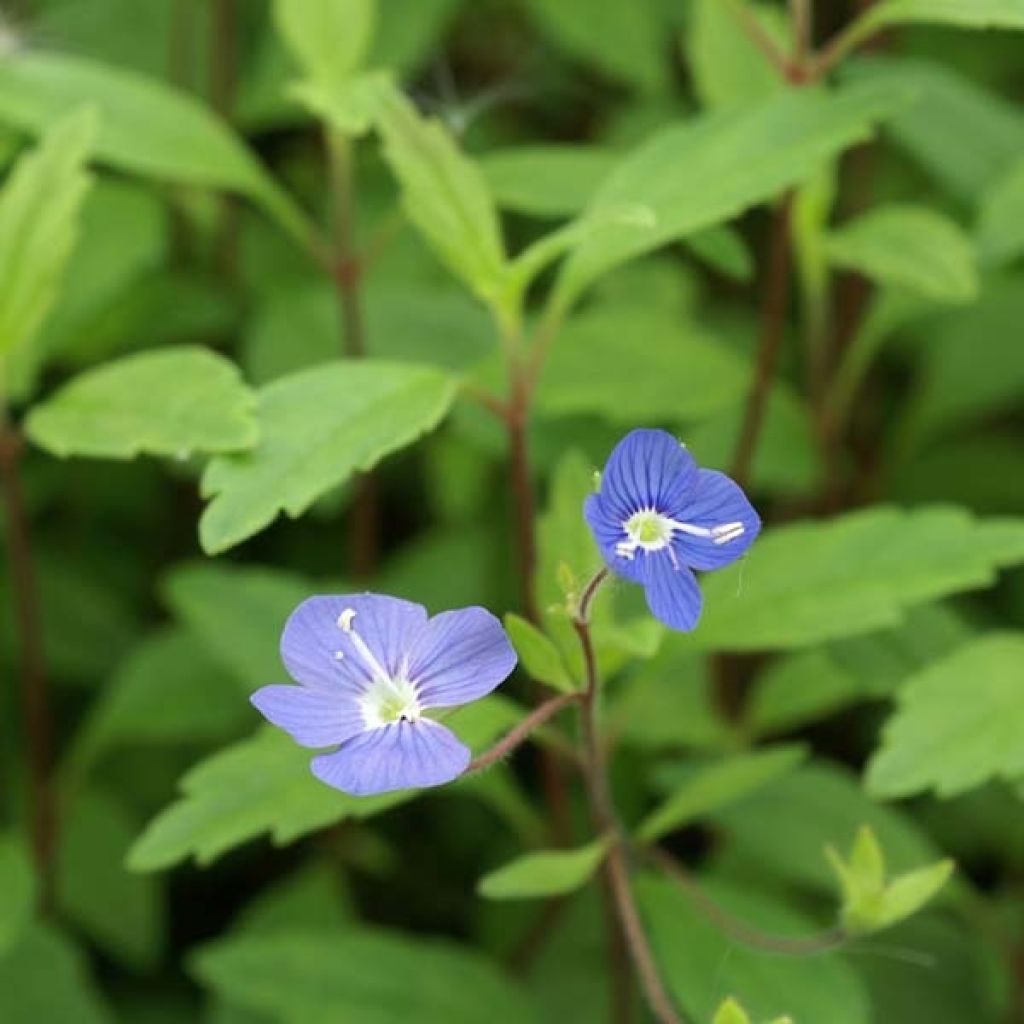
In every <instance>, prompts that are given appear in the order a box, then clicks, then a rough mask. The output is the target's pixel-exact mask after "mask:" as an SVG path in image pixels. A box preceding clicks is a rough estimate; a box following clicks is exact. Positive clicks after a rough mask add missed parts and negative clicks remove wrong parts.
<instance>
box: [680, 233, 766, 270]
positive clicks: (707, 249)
mask: <svg viewBox="0 0 1024 1024" xmlns="http://www.w3.org/2000/svg"><path fill="white" fill-rule="evenodd" d="M685 245H686V248H687V249H689V250H690V252H692V253H693V255H694V256H696V257H697V259H699V260H701V261H702V262H703V263H706V264H707V265H708V266H709V267H711V269H712V270H717V271H718V272H719V273H720V274H724V275H725V276H726V277H731V278H732V279H733V280H734V281H744V282H745V281H749V280H750V279H751V278H752V277H753V276H754V261H753V259H752V258H751V255H750V250H749V249H748V248H747V246H746V243H745V242H744V241H743V237H742V236H741V235H740V233H739V232H738V231H735V230H733V229H732V228H730V227H727V226H726V225H724V224H720V225H718V226H717V227H713V228H705V229H704V230H703V231H698V232H696V233H695V234H692V235H690V236H689V237H688V238H686V239H685Z"/></svg>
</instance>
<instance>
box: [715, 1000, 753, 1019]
mask: <svg viewBox="0 0 1024 1024" xmlns="http://www.w3.org/2000/svg"><path fill="white" fill-rule="evenodd" d="M711 1024H750V1017H748V1016H747V1011H746V1010H744V1009H743V1007H742V1006H740V1004H739V1003H737V1002H736V1000H735V999H733V998H732V997H731V996H730V997H729V998H728V999H726V1001H725V1002H724V1003H722V1005H721V1006H719V1007H718V1009H717V1010H716V1011H715V1018H714V1020H713V1021H712V1022H711Z"/></svg>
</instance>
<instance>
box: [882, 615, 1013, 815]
mask: <svg viewBox="0 0 1024 1024" xmlns="http://www.w3.org/2000/svg"><path fill="white" fill-rule="evenodd" d="M1022 680H1024V634H1022V633H1011V632H1005V633H993V634H989V635H987V636H983V637H979V638H978V639H977V640H974V641H973V642H971V643H969V644H966V645H965V646H963V647H961V648H960V649H959V650H957V651H955V652H954V653H953V654H951V655H949V657H947V658H944V659H942V660H941V661H939V662H936V663H934V664H932V665H929V666H928V667H927V668H925V669H923V670H922V671H921V672H920V673H918V674H917V675H915V676H914V677H913V678H911V679H910V680H908V681H907V683H906V684H905V685H904V686H903V688H902V689H901V690H900V693H899V696H898V698H897V701H898V704H897V710H896V712H895V714H894V715H893V716H892V717H891V718H890V719H889V721H888V722H887V723H886V725H885V727H884V729H883V732H882V745H881V747H880V749H879V750H878V751H877V752H876V754H875V755H874V757H873V758H872V759H871V762H870V764H869V765H868V773H867V784H868V788H869V789H870V791H871V792H872V793H874V794H876V795H877V796H881V797H887V798H892V797H898V796H906V795H908V794H911V793H919V792H921V791H923V790H927V789H931V790H934V791H935V792H936V793H938V795H939V796H954V795H956V794H957V793H962V792H964V791H965V790H968V789H971V788H972V787H974V786H977V785H980V784H981V783H982V782H985V781H987V780H988V779H991V778H1002V779H1007V780H1013V779H1016V778H1019V777H1021V776H1024V739H1022V737H1024V685H1022Z"/></svg>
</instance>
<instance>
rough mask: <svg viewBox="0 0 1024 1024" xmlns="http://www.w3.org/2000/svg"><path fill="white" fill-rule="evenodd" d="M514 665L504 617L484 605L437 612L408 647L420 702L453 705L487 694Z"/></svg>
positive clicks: (444, 706)
mask: <svg viewBox="0 0 1024 1024" xmlns="http://www.w3.org/2000/svg"><path fill="white" fill-rule="evenodd" d="M515 667H516V652H515V650H514V649H513V648H512V645H511V644H510V643H509V640H508V637H507V636H506V635H505V630H504V629H503V628H502V625H501V623H500V622H499V621H498V620H497V619H496V618H495V617H494V616H493V615H492V614H491V613H490V612H489V611H487V610H486V609H484V608H460V609H458V610H456V611H450V612H442V613H441V614H440V615H435V616H434V617H433V618H432V619H430V621H429V622H427V623H426V625H424V626H423V627H422V628H421V629H420V631H419V632H418V633H417V634H416V636H415V638H414V639H413V641H412V645H411V647H410V648H409V668H408V676H409V680H410V681H411V682H412V683H413V685H414V686H415V687H416V691H417V694H418V696H419V701H420V705H421V706H422V707H425V708H450V707H457V706H458V705H460V704H467V703H469V701H472V700H478V699H479V698H480V697H484V696H486V695H487V694H488V693H490V692H491V691H492V690H493V689H494V688H495V687H496V686H498V685H499V684H500V683H502V682H503V681H504V680H505V679H507V678H508V676H509V675H510V674H511V672H512V670H513V669H514V668H515Z"/></svg>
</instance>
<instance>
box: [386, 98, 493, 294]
mask: <svg viewBox="0 0 1024 1024" xmlns="http://www.w3.org/2000/svg"><path fill="white" fill-rule="evenodd" d="M375 124H376V127H377V130H378V131H379V132H380V136H381V140H382V142H383V146H384V158H385V159H386V160H387V162H388V164H389V165H390V167H391V170H392V172H393V173H394V175H395V177H396V178H397V179H398V182H399V185H400V186H401V189H402V202H403V205H404V207H405V211H406V213H407V214H408V215H409V219H410V220H411V221H412V222H413V223H414V224H415V225H416V227H417V228H419V230H420V231H421V232H422V233H423V235H424V236H425V237H426V239H427V241H428V242H429V243H430V244H431V245H432V246H433V247H434V249H435V250H436V252H437V254H438V256H439V257H440V258H441V260H442V261H443V262H444V263H445V264H447V266H448V268H449V270H451V271H452V273H454V274H455V275H456V276H457V277H460V278H462V280H463V281H465V283H466V284H467V285H468V286H469V287H470V288H471V289H472V290H473V291H474V292H475V293H476V294H477V295H478V296H479V297H480V298H481V299H482V300H483V301H484V302H488V303H493V302H495V301H497V300H498V298H499V297H500V294H501V291H502V288H503V286H504V275H505V250H504V243H503V242H502V237H501V225H500V223H499V221H498V212H497V209H496V208H495V205H494V200H493V199H492V198H491V194H490V192H489V191H488V189H487V182H486V181H485V179H484V176H483V174H482V173H481V171H480V169H479V167H477V165H476V164H475V163H474V162H473V161H472V160H470V159H469V157H467V156H466V155H465V154H464V153H463V152H462V151H461V150H460V149H459V147H458V145H457V144H456V142H455V140H454V139H453V138H452V136H451V134H450V133H449V132H448V130H447V129H446V128H445V127H444V126H443V125H442V124H441V123H440V122H438V121H436V120H432V119H428V118H424V117H422V116H421V115H420V113H419V112H418V111H417V110H416V108H415V106H413V104H412V103H411V102H410V101H409V100H408V99H406V97H405V96H403V95H402V93H401V92H399V91H398V89H396V88H395V87H394V86H393V85H392V84H390V83H389V82H380V83H379V88H378V95H377V97H376V103H375Z"/></svg>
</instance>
